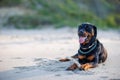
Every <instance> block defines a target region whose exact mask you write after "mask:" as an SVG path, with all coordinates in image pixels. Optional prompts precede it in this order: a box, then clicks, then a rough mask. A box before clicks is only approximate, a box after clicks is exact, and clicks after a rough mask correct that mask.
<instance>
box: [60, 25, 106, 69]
mask: <svg viewBox="0 0 120 80" xmlns="http://www.w3.org/2000/svg"><path fill="white" fill-rule="evenodd" d="M78 36H79V43H80V48H79V50H78V53H77V54H75V55H73V56H71V57H72V58H75V59H78V63H79V64H80V66H78V64H76V63H74V64H72V65H71V66H70V67H68V68H67V70H75V69H77V68H79V69H80V70H88V69H90V68H94V67H97V66H98V64H99V63H103V62H105V61H106V59H107V51H106V49H105V48H104V46H103V44H102V43H101V42H100V41H99V40H98V39H97V38H96V37H97V27H96V26H95V25H92V24H90V23H83V24H81V25H79V26H78ZM69 60H70V59H68V58H65V59H60V61H61V62H65V61H69Z"/></svg>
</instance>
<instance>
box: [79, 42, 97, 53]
mask: <svg viewBox="0 0 120 80" xmlns="http://www.w3.org/2000/svg"><path fill="white" fill-rule="evenodd" d="M96 46H97V41H95V42H94V43H93V44H92V45H91V46H89V47H88V48H82V49H85V50H86V49H90V48H91V49H90V50H88V51H82V50H81V49H79V51H80V53H82V54H88V53H90V52H91V51H92V50H94V49H95V48H96Z"/></svg>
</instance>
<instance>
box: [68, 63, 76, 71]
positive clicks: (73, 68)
mask: <svg viewBox="0 0 120 80" xmlns="http://www.w3.org/2000/svg"><path fill="white" fill-rule="evenodd" d="M77 68H78V66H77V65H76V64H75V63H74V64H73V65H71V66H70V67H68V68H67V69H66V70H70V71H73V70H75V69H77Z"/></svg>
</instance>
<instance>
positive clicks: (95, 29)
mask: <svg viewBox="0 0 120 80" xmlns="http://www.w3.org/2000/svg"><path fill="white" fill-rule="evenodd" d="M93 29H94V36H95V37H97V27H96V26H94V25H93Z"/></svg>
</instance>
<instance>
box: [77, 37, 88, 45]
mask: <svg viewBox="0 0 120 80" xmlns="http://www.w3.org/2000/svg"><path fill="white" fill-rule="evenodd" d="M86 39H87V36H86V37H83V36H80V37H79V43H81V44H82V43H84V42H85V41H86Z"/></svg>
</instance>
